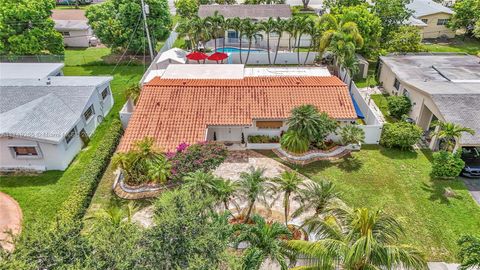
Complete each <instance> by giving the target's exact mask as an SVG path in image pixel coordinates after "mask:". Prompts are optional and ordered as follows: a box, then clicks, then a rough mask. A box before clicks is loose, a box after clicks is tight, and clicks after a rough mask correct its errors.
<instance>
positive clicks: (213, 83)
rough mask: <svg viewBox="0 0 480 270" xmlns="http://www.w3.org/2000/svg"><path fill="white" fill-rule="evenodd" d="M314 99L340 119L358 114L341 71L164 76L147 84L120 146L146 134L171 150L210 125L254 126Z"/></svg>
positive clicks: (201, 134)
mask: <svg viewBox="0 0 480 270" xmlns="http://www.w3.org/2000/svg"><path fill="white" fill-rule="evenodd" d="M303 104H312V105H314V106H316V107H317V108H318V109H319V110H320V111H323V112H326V113H328V114H329V115H330V116H331V117H333V118H336V119H339V120H340V119H345V120H350V119H356V118H357V116H356V113H355V109H354V106H353V103H352V100H351V97H350V95H349V92H348V90H347V87H346V85H345V84H344V83H343V82H342V81H340V79H338V78H337V77H333V76H329V77H245V78H243V79H234V80H231V79H230V80H226V79H161V78H159V77H156V78H154V79H153V80H152V81H150V82H149V83H148V84H146V85H145V86H144V88H143V90H142V93H141V95H140V99H139V102H138V104H137V105H136V108H135V111H134V113H133V115H132V118H131V119H130V122H129V125H128V127H127V129H126V132H125V135H124V136H123V138H122V141H121V143H120V145H119V148H118V150H119V151H128V150H129V149H130V148H131V146H132V144H133V143H134V142H135V141H137V140H140V139H142V138H144V137H153V138H155V141H156V146H158V147H160V148H162V149H164V150H166V151H169V150H173V149H174V148H175V147H176V146H177V145H178V144H179V143H181V142H187V143H195V142H198V141H203V140H205V132H206V129H207V128H208V126H214V125H229V126H230V125H237V126H250V125H251V124H252V120H253V119H286V118H288V117H289V116H290V111H291V110H292V109H293V108H294V107H297V106H299V105H303Z"/></svg>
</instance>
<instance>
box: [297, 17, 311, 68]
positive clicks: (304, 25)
mask: <svg viewBox="0 0 480 270" xmlns="http://www.w3.org/2000/svg"><path fill="white" fill-rule="evenodd" d="M309 24H313V25H315V22H313V20H312V19H311V18H310V17H306V16H304V17H296V23H295V29H296V31H295V32H296V35H298V39H297V40H298V43H297V45H296V47H297V62H298V65H300V42H301V41H302V36H303V34H304V33H305V32H306V30H307V29H308V27H309Z"/></svg>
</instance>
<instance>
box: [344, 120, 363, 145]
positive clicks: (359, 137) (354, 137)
mask: <svg viewBox="0 0 480 270" xmlns="http://www.w3.org/2000/svg"><path fill="white" fill-rule="evenodd" d="M340 136H341V137H342V144H344V145H347V144H352V143H355V144H360V143H363V142H364V141H365V131H363V129H361V128H359V127H358V126H356V125H347V126H344V127H342V128H341V129H340Z"/></svg>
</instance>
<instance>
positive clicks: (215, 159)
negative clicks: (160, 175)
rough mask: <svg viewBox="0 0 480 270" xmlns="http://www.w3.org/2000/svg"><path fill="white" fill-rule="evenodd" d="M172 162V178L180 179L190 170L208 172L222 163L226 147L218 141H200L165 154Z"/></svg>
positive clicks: (225, 156) (226, 152) (225, 154)
mask: <svg viewBox="0 0 480 270" xmlns="http://www.w3.org/2000/svg"><path fill="white" fill-rule="evenodd" d="M167 155H168V156H169V157H170V161H171V163H172V178H173V179H175V180H181V179H182V178H183V177H184V176H185V175H187V174H188V173H190V172H195V171H198V170H201V171H203V172H208V171H210V170H213V169H215V168H216V167H218V165H220V164H222V162H223V161H225V159H226V158H227V155H228V151H227V148H226V147H225V146H224V145H223V144H220V143H218V142H213V141H209V142H200V143H197V144H193V145H190V146H188V147H186V148H185V149H184V150H182V151H177V152H176V153H169V154H167Z"/></svg>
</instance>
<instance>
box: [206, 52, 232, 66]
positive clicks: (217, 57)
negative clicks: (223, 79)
mask: <svg viewBox="0 0 480 270" xmlns="http://www.w3.org/2000/svg"><path fill="white" fill-rule="evenodd" d="M227 58H228V54H226V53H221V52H215V53H213V54H211V55H210V56H209V57H208V60H211V61H217V63H218V61H222V62H223V60H225V59H227Z"/></svg>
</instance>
